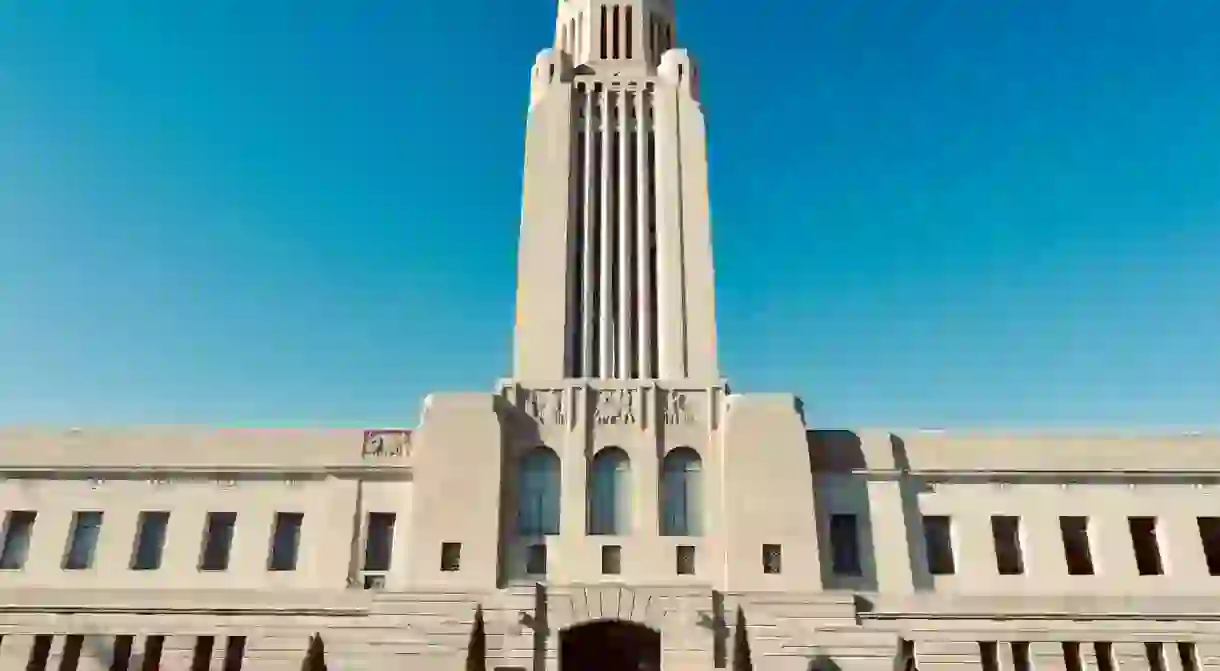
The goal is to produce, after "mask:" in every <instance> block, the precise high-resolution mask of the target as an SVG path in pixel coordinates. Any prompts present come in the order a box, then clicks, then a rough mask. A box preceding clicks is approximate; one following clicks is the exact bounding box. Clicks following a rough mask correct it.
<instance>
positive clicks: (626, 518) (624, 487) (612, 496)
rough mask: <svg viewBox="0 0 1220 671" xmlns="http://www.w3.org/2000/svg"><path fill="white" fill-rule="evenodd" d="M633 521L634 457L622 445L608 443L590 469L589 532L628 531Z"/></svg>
mask: <svg viewBox="0 0 1220 671" xmlns="http://www.w3.org/2000/svg"><path fill="white" fill-rule="evenodd" d="M630 521H631V460H630V459H629V458H628V457H627V453H626V452H624V451H622V450H621V449H619V448H617V447H607V448H604V449H602V450H601V451H600V452H598V453H597V456H596V457H594V458H593V464H592V466H591V467H590V469H589V533H590V534H594V535H608V536H616V535H621V534H625V533H629V528H630Z"/></svg>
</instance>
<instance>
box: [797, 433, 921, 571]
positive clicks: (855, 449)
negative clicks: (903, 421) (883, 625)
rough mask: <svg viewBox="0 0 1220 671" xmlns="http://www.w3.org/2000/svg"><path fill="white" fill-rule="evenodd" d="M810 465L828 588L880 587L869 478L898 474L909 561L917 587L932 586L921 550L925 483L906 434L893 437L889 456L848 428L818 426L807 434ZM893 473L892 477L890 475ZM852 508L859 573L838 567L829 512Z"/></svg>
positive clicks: (850, 509)
mask: <svg viewBox="0 0 1220 671" xmlns="http://www.w3.org/2000/svg"><path fill="white" fill-rule="evenodd" d="M807 438H808V445H809V468H810V472H811V474H812V478H813V496H814V505H815V507H816V508H817V510H818V511H819V514H818V537H819V540H820V541H821V542H820V543H819V547H820V552H821V565H822V584H823V585H824V586H826V587H827V588H837V589H855V590H859V591H864V592H876V591H879V584H878V579H877V552H876V543H875V533H876V532H875V528H876V525H875V524H874V522H875V520H874V516H873V510H872V504H871V502H870V498H869V482H870V480H875V479H877V478H878V475H874V473H877V474H885V475H882V476H880V477H886V478H889V477H896V478H897V484H898V489H899V496H900V500H901V505H902V513H903V520H904V522H905V524H904V528H905V533H906V540H907V544H906V545H907V563H908V566H909V568H910V571H911V576H912V580H913V582H914V587H915V589H917V590H925V589H931V587H932V578H931V575H929V574H928V571H927V568H926V562H925V561H924V557H923V552H924V549H923V548H924V544H923V534H922V532H921V530H922V528H923V519H922V517H921V514H920V511H919V493H920V491H922V489H923V484H922V483H921V482H919V481H917V480H915V479H914V478H912V477H911V476H910V470H911V464H910V459H909V458H908V456H907V450H906V444H905V443H904V442H903V440H902V438H901V437H899V436H896V435H893V434H890V435H889V446H888V447H889V449H888V450H887V451H886V452H887V453H886V454H869V453H867V451H866V449H865V446H864V444H863V441H862V439H861V438H860V436H859V435H858V434H857V433H855V432H854V431H849V430H846V429H814V430H810V431H808V433H807ZM890 474H893V475H890ZM840 511H841V512H850V513H854V514H855V515H856V516H857V525H858V526H857V533H858V534H859V536H858V551H859V575H849V574H843V573H840V572H836V571H835V566H834V549H833V547H832V543H831V542H830V538H831V531H830V524H831V522H830V515H831V514H832V513H835V512H840Z"/></svg>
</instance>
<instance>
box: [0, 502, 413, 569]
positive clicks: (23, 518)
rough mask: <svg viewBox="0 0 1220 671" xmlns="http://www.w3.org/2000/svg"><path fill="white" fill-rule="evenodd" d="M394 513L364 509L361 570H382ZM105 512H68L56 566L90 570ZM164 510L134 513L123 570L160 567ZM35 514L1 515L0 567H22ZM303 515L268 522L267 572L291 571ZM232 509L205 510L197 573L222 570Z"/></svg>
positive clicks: (232, 526)
mask: <svg viewBox="0 0 1220 671" xmlns="http://www.w3.org/2000/svg"><path fill="white" fill-rule="evenodd" d="M395 517H396V516H395V514H394V513H379V512H374V513H369V515H368V518H367V527H366V533H365V546H364V570H365V571H387V570H389V567H390V561H391V558H392V555H393V549H394V525H395ZM105 519H106V517H105V513H104V512H102V511H98V510H80V511H76V512H74V513H73V514H72V524H71V526H70V528H69V530H68V537H67V539H66V541H65V543H64V550H63V559H62V562H61V565H60V567H61V568H62V569H64V570H65V571H82V570H88V569H92V568H94V565H95V562H96V555H97V548H98V545H99V541H100V539H101V537H102V530H103V527H104V523H105ZM170 520H171V515H170V513H169V511H163V510H149V511H144V512H141V513H140V514H139V517H138V518H137V522H136V535H135V538H134V539H133V543H132V551H131V556H130V560H129V562H128V568H129V569H131V570H133V571H155V570H157V569H160V568H161V563H162V559H163V557H164V554H165V541H166V538H167V536H168V533H169V525H170ZM37 521H38V513H37V512H36V511H33V510H12V511H9V512H8V514H7V515H6V518H5V522H4V537H3V540H2V544H0V570H9V571H16V570H22V569H24V568H25V565H26V561H27V560H28V559H29V553H30V546H31V543H32V541H33V538H34V533H35V527H36V526H37ZM304 523H305V515H304V514H303V513H299V512H278V513H276V514H275V518H274V522H273V523H272V527H271V533H270V538H269V542H268V548H267V570H268V571H295V570H296V568H297V562H298V559H299V554H300V542H301V529H302V527H303V525H304ZM237 524H238V515H237V513H235V512H210V513H208V514H207V518H206V521H205V522H204V527H203V534H202V537H201V538H200V540H199V547H200V550H199V561H198V569H199V570H200V571H227V570H228V569H229V561H230V558H231V555H232V550H233V537H234V533H235V531H236V529H237Z"/></svg>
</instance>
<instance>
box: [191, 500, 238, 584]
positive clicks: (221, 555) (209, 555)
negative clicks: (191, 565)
mask: <svg viewBox="0 0 1220 671" xmlns="http://www.w3.org/2000/svg"><path fill="white" fill-rule="evenodd" d="M236 525H237V513H231V512H229V513H208V519H207V522H206V523H205V524H204V527H203V548H202V550H201V551H200V553H199V570H200V571H225V570H227V569H228V568H229V553H230V552H231V551H232V549H233V528H234V527H235V526H236Z"/></svg>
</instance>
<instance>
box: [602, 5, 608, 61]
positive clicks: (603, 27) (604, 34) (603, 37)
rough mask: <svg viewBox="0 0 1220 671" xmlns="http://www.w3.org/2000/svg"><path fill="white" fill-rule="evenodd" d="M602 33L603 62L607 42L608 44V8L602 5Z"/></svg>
mask: <svg viewBox="0 0 1220 671" xmlns="http://www.w3.org/2000/svg"><path fill="white" fill-rule="evenodd" d="M601 32H602V45H601V54H602V60H605V58H606V42H607V40H606V6H605V5H602V20H601Z"/></svg>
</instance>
